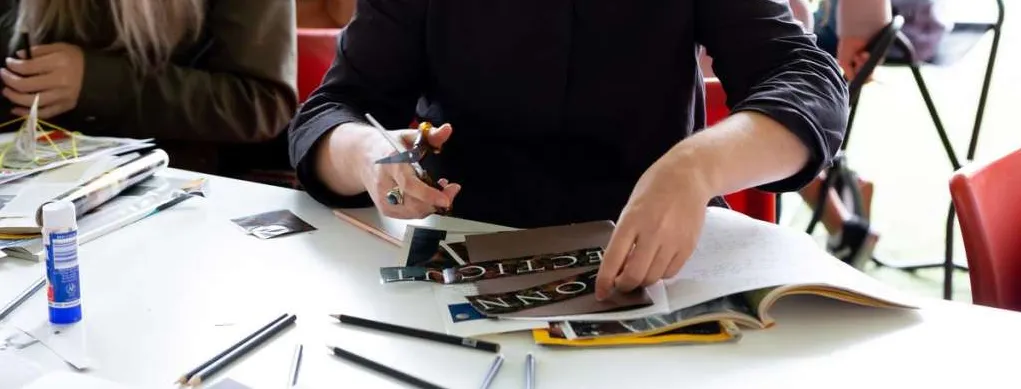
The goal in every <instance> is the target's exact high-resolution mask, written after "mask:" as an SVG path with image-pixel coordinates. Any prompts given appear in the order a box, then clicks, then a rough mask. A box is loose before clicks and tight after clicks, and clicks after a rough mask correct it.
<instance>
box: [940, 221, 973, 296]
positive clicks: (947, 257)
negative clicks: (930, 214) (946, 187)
mask: <svg viewBox="0 0 1021 389" xmlns="http://www.w3.org/2000/svg"><path fill="white" fill-rule="evenodd" d="M954 214H955V213H954V203H953V202H951V203H950V210H949V211H947V231H946V248H945V250H946V251H944V253H943V299H944V300H951V299H953V297H954V296H953V293H954V286H953V282H954V269H957V268H958V266H957V265H955V264H954ZM965 270H967V269H965Z"/></svg>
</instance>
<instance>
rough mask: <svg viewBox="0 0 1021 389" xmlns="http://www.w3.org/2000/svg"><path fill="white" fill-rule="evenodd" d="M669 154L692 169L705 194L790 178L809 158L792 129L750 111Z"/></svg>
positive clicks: (740, 114)
mask: <svg viewBox="0 0 1021 389" xmlns="http://www.w3.org/2000/svg"><path fill="white" fill-rule="evenodd" d="M670 153H673V154H675V156H676V158H677V164H678V166H680V167H681V168H682V169H692V170H691V171H692V172H693V173H694V177H697V178H698V179H699V180H700V181H702V182H701V184H702V185H703V187H704V188H705V191H706V193H705V194H706V195H707V196H708V197H713V196H722V195H726V194H730V193H734V192H737V191H740V190H743V189H747V188H751V187H756V186H759V185H764V184H768V183H770V182H775V181H778V180H782V179H784V178H787V177H790V176H792V175H794V174H795V173H797V172H798V171H800V170H801V169H802V168H803V167H804V166H805V163H807V162H808V157H809V151H808V148H807V147H806V146H805V145H804V143H802V142H801V140H800V139H798V137H797V136H796V135H794V133H792V132H791V131H789V130H787V129H786V128H785V127H784V126H783V125H781V124H780V123H779V122H777V121H775V120H773V119H771V118H769V117H768V116H765V115H762V114H759V113H754V112H738V113H735V114H734V115H731V116H730V117H729V118H727V119H725V120H723V121H722V122H720V123H718V124H716V125H715V126H713V127H710V128H707V129H706V130H704V131H701V132H699V133H697V134H695V135H693V136H691V137H689V138H688V139H685V140H684V141H681V142H680V143H678V144H677V145H676V146H674V148H673V149H672V150H671V151H670ZM689 176H691V175H689Z"/></svg>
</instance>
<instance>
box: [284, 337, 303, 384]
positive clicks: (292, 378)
mask: <svg viewBox="0 0 1021 389" xmlns="http://www.w3.org/2000/svg"><path fill="white" fill-rule="evenodd" d="M304 349H305V347H304V346H302V345H301V344H298V346H296V347H295V348H294V357H293V358H291V374H290V375H289V376H288V377H287V387H288V388H293V387H295V386H298V371H299V370H301V354H302V352H303V351H304Z"/></svg>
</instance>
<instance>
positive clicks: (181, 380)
mask: <svg viewBox="0 0 1021 389" xmlns="http://www.w3.org/2000/svg"><path fill="white" fill-rule="evenodd" d="M287 316H288V314H286V313H285V314H283V315H280V317H278V318H276V319H273V321H271V322H269V324H266V325H264V326H262V328H259V329H258V330H256V331H255V332H253V333H252V334H251V335H248V336H246V337H245V338H244V339H241V340H240V341H238V342H237V343H234V344H233V345H231V346H230V347H228V348H227V349H226V350H223V351H222V352H220V353H219V354H216V356H215V357H213V358H212V359H210V360H208V361H206V362H205V363H203V364H201V365H199V366H198V367H196V368H194V369H192V370H191V371H189V372H187V373H185V374H184V375H183V376H181V378H179V379H178V380H177V383H178V384H184V383H187V382H188V380H190V379H191V377H192V376H194V375H195V374H197V373H198V372H200V371H202V369H205V368H206V367H208V366H209V365H211V364H213V362H216V361H217V360H219V359H220V358H223V356H225V355H227V354H229V353H230V352H231V351H234V349H236V348H238V347H241V346H242V345H244V344H245V343H246V342H248V341H249V340H252V338H254V337H256V336H258V335H259V334H260V333H263V332H265V331H266V330H267V329H269V328H270V327H272V326H273V325H274V324H276V323H277V322H279V321H282V320H284V319H286V318H287Z"/></svg>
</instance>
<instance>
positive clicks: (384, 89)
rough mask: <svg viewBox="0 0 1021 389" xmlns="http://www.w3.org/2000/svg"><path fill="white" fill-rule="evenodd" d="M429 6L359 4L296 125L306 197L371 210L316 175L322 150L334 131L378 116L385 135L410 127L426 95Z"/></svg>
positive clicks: (363, 198) (382, 0) (296, 160)
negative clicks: (425, 40) (321, 144)
mask: <svg viewBox="0 0 1021 389" xmlns="http://www.w3.org/2000/svg"><path fill="white" fill-rule="evenodd" d="M426 3H427V1H426V0H359V1H358V4H357V6H356V11H355V16H354V18H352V20H351V23H350V24H349V25H348V26H347V28H346V29H345V30H344V31H343V32H342V33H341V35H340V36H339V37H338V39H337V54H336V58H335V59H334V62H333V64H332V66H331V67H330V69H329V71H328V72H327V74H326V76H325V77H324V79H323V83H322V85H320V86H319V88H318V89H316V91H315V92H313V93H312V94H311V96H309V98H308V100H307V101H306V102H305V103H304V104H303V106H302V107H301V109H300V110H299V111H298V114H297V115H296V116H295V118H294V119H293V120H292V121H291V126H290V129H289V136H288V138H289V143H290V156H291V164H292V166H293V167H294V168H295V169H296V171H297V176H298V179H299V180H300V182H301V183H302V186H304V188H305V190H306V191H307V192H308V193H309V195H311V196H312V197H313V198H315V199H316V200H318V201H320V202H322V203H323V204H326V205H327V206H331V207H362V206H370V205H372V202H371V200H370V199H369V197H368V195H367V194H364V193H363V194H361V195H357V196H340V195H337V194H336V193H333V192H332V191H330V190H329V189H328V188H327V187H326V186H325V185H324V184H323V182H322V180H321V179H320V178H319V176H318V173H317V172H316V166H315V160H316V151H315V150H316V145H317V144H318V142H319V141H320V139H322V138H324V137H325V135H326V134H327V133H329V132H330V130H332V129H334V128H336V127H337V126H338V125H341V124H344V123H349V122H365V120H364V119H363V118H364V114H365V113H371V114H372V116H373V117H375V118H376V119H377V120H379V121H380V123H381V124H382V125H383V126H385V127H386V128H407V127H408V125H409V124H410V123H411V121H412V120H413V119H414V112H415V103H416V101H417V99H418V97H419V96H420V95H421V93H422V89H423V87H422V79H423V69H424V66H423V65H422V62H423V61H425V57H424V52H425V51H424V48H423V43H422V40H423V33H422V31H423V28H424V26H423V17H424V13H425V11H426V8H425V4H426Z"/></svg>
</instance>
